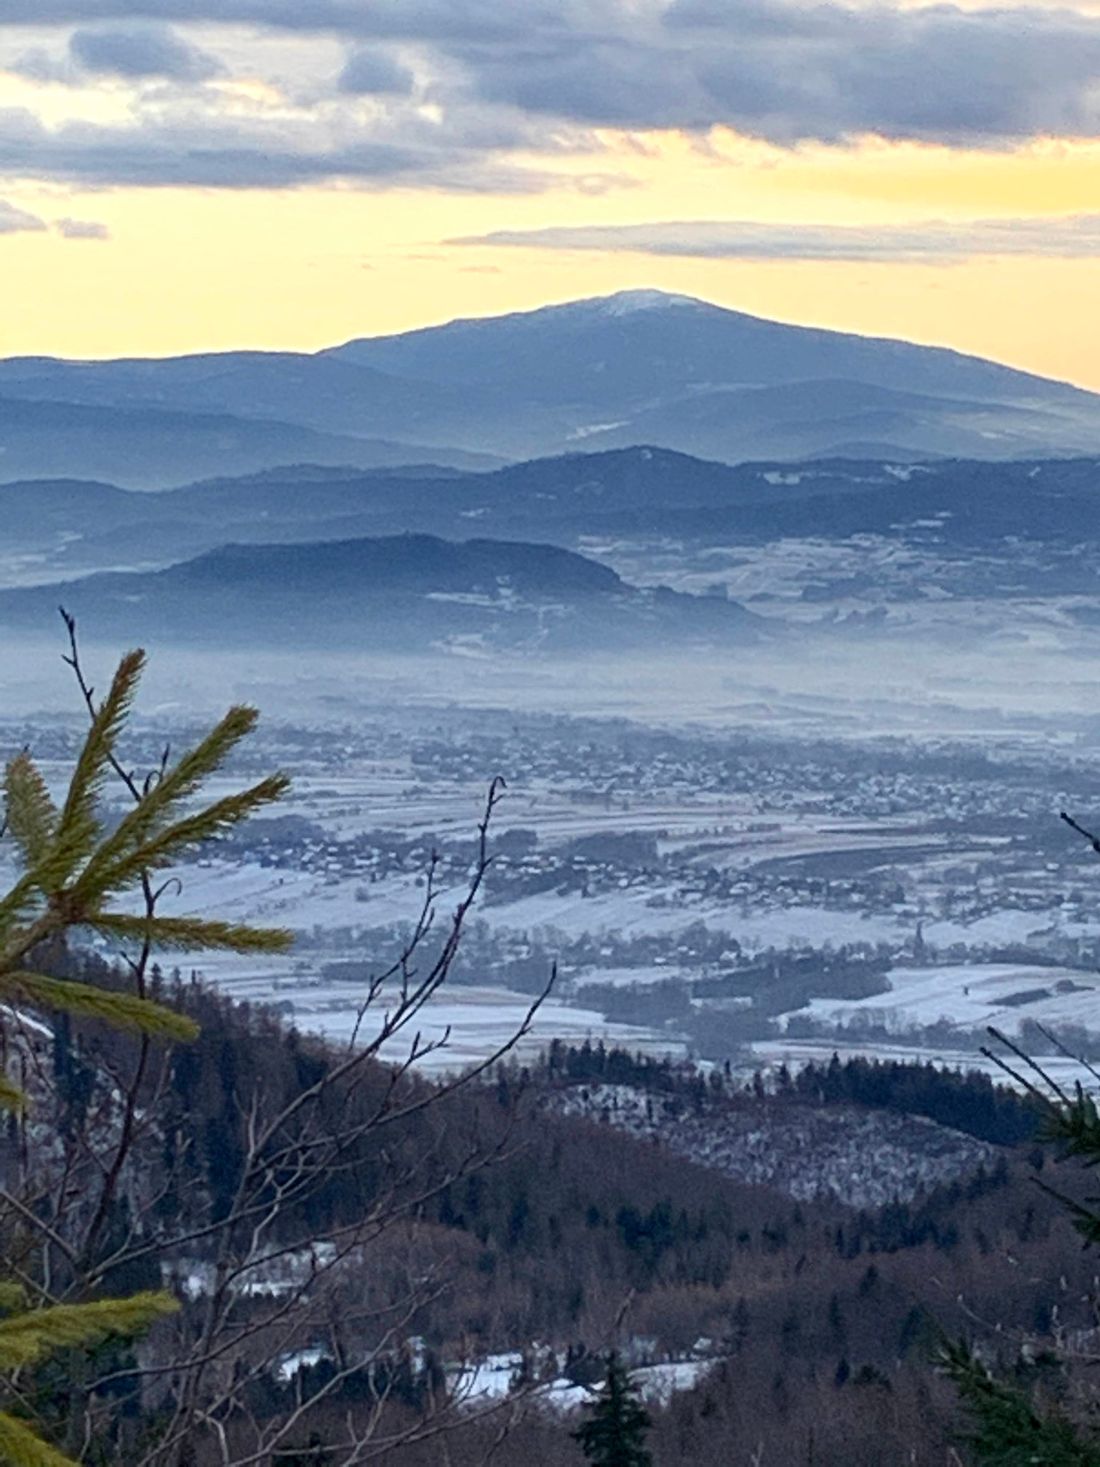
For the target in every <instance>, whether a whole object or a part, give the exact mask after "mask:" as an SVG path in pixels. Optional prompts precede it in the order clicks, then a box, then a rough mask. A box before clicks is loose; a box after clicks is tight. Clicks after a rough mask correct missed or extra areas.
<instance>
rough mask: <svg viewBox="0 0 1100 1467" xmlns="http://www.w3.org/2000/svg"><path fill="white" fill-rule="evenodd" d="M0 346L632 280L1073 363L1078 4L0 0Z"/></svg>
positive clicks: (1094, 150)
mask: <svg viewBox="0 0 1100 1467" xmlns="http://www.w3.org/2000/svg"><path fill="white" fill-rule="evenodd" d="M0 282H2V286H0V356H7V355H15V354H56V355H65V356H75V357H108V356H119V355H167V354H173V353H178V352H188V351H203V350H222V349H227V348H232V347H260V348H278V349H298V350H313V349H316V348H319V347H322V346H327V345H331V344H333V343H336V342H340V341H344V340H347V339H349V338H351V337H355V336H364V335H375V334H378V333H383V332H391V331H401V330H406V329H408V328H411V327H415V326H421V325H427V324H431V323H434V322H439V321H444V320H449V319H451V318H453V317H455V316H481V315H492V314H497V313H500V312H504V311H511V310H521V309H527V308H531V307H534V306H538V305H542V304H545V303H548V302H554V301H564V300H571V299H575V298H577V297H583V296H591V295H600V294H605V293H610V292H612V291H615V290H620V289H627V288H635V287H658V288H662V289H668V290H671V291H676V292H679V293H684V294H691V295H697V296H700V297H703V298H705V299H707V300H711V301H715V302H717V303H719V304H722V305H727V306H730V307H734V308H736V309H739V310H745V311H750V312H753V313H755V314H759V315H764V316H770V317H774V318H776V319H780V320H785V321H795V322H800V323H805V324H811V325H819V326H829V327H835V328H838V329H842V330H849V331H859V332H863V333H869V334H875V335H889V336H900V337H905V338H907V339H909V340H914V341H922V342H930V343H937V344H944V345H950V346H954V347H957V348H959V349H961V350H964V351H970V352H976V353H979V354H981V355H984V356H991V357H994V358H996V359H998V360H1001V361H1006V362H1009V363H1011V364H1013V365H1016V366H1021V367H1026V368H1029V369H1030V370H1033V371H1037V372H1042V373H1045V374H1047V375H1050V376H1055V377H1060V378H1065V379H1068V380H1071V381H1075V382H1078V383H1080V384H1081V385H1083V386H1090V387H1093V388H1096V389H1098V390H1100V351H1098V350H1097V348H1096V342H1097V339H1098V337H1100V329H1098V328H1100V0H1081V3H1080V4H1079V5H1075V4H1074V0H1068V3H1066V4H1055V3H1049V4H1048V3H1043V0H1030V3H1026V4H1025V3H1021V4H1013V3H1010V0H1008V3H1006V0H1002V3H998V4H983V3H974V0H966V3H962V4H954V3H939V4H931V5H925V4H914V3H895V4H879V3H872V0H866V3H863V0H857V3H849V4H838V3H833V0H0Z"/></svg>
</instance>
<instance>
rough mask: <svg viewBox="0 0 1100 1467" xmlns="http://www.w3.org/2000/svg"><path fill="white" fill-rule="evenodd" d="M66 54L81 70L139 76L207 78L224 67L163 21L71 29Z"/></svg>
mask: <svg viewBox="0 0 1100 1467" xmlns="http://www.w3.org/2000/svg"><path fill="white" fill-rule="evenodd" d="M69 54H70V56H71V57H72V60H73V61H74V63H75V64H76V65H77V66H78V67H80V69H81V70H82V71H85V72H91V73H93V74H99V75H102V76H119V77H132V78H135V79H138V80H140V79H143V78H146V77H166V78H168V79H169V80H171V81H177V82H198V81H208V80H209V79H210V78H211V77H213V76H217V75H219V74H220V73H221V72H222V71H223V69H224V68H223V67H222V65H221V63H220V62H219V61H217V60H216V58H215V57H213V56H209V55H207V53H206V52H205V51H201V50H200V49H199V48H198V47H197V46H193V45H191V43H190V42H189V41H186V40H184V39H183V37H182V36H179V35H177V34H176V32H175V31H174V30H172V29H171V27H169V26H166V25H140V26H129V27H122V28H116V29H112V30H78V31H74V32H73V34H72V36H71V37H70V39H69Z"/></svg>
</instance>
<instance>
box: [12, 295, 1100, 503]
mask: <svg viewBox="0 0 1100 1467" xmlns="http://www.w3.org/2000/svg"><path fill="white" fill-rule="evenodd" d="M29 404H34V405H35V406H34V407H31V406H29ZM643 443H644V444H650V445H654V446H657V447H663V448H669V449H675V450H678V451H681V452H684V453H690V454H694V455H703V456H707V457H712V458H716V459H721V460H723V461H725V462H729V463H734V462H741V461H744V460H751V459H760V458H768V459H795V458H797V459H801V458H820V457H835V456H839V455H846V456H857V455H858V456H862V457H867V456H872V457H887V456H895V457H901V458H905V459H913V458H920V457H930V458H934V457H937V456H945V455H946V456H951V457H970V458H982V459H1012V458H1024V457H1032V458H1034V457H1040V456H1050V455H1073V454H1081V453H1093V452H1100V397H1097V396H1096V395H1094V394H1091V393H1087V392H1082V391H1080V390H1078V389H1076V388H1073V387H1071V386H1068V385H1066V384H1064V383H1058V382H1052V381H1049V380H1047V379H1045V378H1042V377H1037V376H1034V375H1032V374H1029V373H1025V372H1019V371H1014V370H1012V369H1010V368H1008V367H1004V366H1000V365H998V364H996V363H992V362H987V361H983V360H981V359H979V358H976V357H970V356H965V355H962V354H960V353H958V352H954V351H948V350H944V349H940V348H932V347H923V346H916V345H912V344H910V343H906V342H900V341H891V340H882V339H875V338H869V337H862V336H855V335H851V334H847V333H843V332H836V331H823V330H816V329H810V328H806V327H800V326H790V325H784V324H781V323H778V322H775V321H766V320H762V319H759V318H757V317H754V316H749V315H745V314H743V313H741V312H737V311H731V310H726V309H723V308H720V307H717V306H713V305H709V304H707V303H706V302H703V301H698V300H693V299H691V298H689V297H684V296H670V295H664V294H662V293H660V292H657V291H627V292H623V293H621V294H619V295H615V296H611V297H607V298H602V299H597V300H590V301H577V302H573V303H571V304H568V305H561V306H549V307H545V308H543V309H541V310H536V311H528V312H523V313H520V314H516V315H508V316H500V317H494V318H490V319H487V320H477V321H456V322H452V323H450V324H449V325H445V326H439V327H432V328H428V329H425V330H420V331H412V332H405V333H402V334H401V335H397V336H386V337H373V338H365V339H361V340H354V341H350V342H348V343H346V344H345V345H343V346H339V347H335V348H332V349H330V350H327V351H322V352H318V353H315V354H306V353H288V352H270V353H265V352H254V351H253V352H227V353H220V354H207V355H199V356H189V357H178V358H169V359H165V360H126V361H114V362H65V361H58V360H54V359H51V358H12V359H9V360H7V361H0V450H2V451H0V479H3V480H8V481H11V480H14V479H17V478H23V477H43V476H52V477H56V476H66V475H69V474H72V473H75V472H82V473H84V474H87V475H90V476H92V477H99V478H104V479H108V480H110V481H112V482H114V483H122V484H127V485H135V486H137V487H144V488H156V487H161V486H163V485H166V484H179V483H183V482H186V481H187V480H188V479H194V478H198V477H201V476H203V475H206V474H211V475H212V474H235V473H245V472H248V471H250V470H255V469H262V468H266V467H271V466H273V465H276V464H279V463H288V462H310V463H316V464H330V465H331V464H347V465H352V466H358V467H377V466H385V465H397V464H401V463H421V464H422V463H425V462H435V463H440V464H444V465H448V466H451V467H459V468H469V467H478V466H482V465H484V464H485V463H486V462H487V460H486V458H485V457H484V456H486V455H488V456H495V457H496V458H497V459H501V458H504V459H513V460H514V459H527V458H531V457H536V456H546V455H550V454H558V453H562V452H567V451H573V450H581V449H598V448H610V447H623V446H633V445H637V444H643ZM470 455H482V456H483V457H481V458H480V459H473V460H471V458H470Z"/></svg>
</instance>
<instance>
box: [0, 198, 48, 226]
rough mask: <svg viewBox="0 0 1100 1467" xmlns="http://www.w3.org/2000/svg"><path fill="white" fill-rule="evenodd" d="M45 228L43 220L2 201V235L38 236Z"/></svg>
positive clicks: (0, 222) (0, 216) (0, 204)
mask: <svg viewBox="0 0 1100 1467" xmlns="http://www.w3.org/2000/svg"><path fill="white" fill-rule="evenodd" d="M45 227H46V225H45V222H44V221H43V220H41V219H37V218H36V217H35V216H34V215H33V214H28V213H26V212H25V211H24V210H23V209H17V208H16V207H15V205H14V204H9V203H6V202H5V200H3V199H0V234H32V233H33V234H37V233H40V232H41V231H42V230H43V229H45Z"/></svg>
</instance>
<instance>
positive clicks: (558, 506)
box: [0, 447, 1100, 578]
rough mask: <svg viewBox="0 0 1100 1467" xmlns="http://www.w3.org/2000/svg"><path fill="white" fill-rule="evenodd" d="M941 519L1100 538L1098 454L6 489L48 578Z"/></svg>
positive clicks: (967, 528)
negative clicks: (349, 547)
mask: <svg viewBox="0 0 1100 1467" xmlns="http://www.w3.org/2000/svg"><path fill="white" fill-rule="evenodd" d="M922 520H924V521H936V523H937V524H938V525H939V530H938V533H939V536H940V538H941V539H942V540H943V541H944V542H945V543H952V544H956V545H958V546H959V547H964V548H967V549H969V550H975V549H981V548H983V547H988V546H993V545H999V544H1003V542H1004V541H1005V539H1006V537H1010V536H1016V537H1024V538H1032V539H1046V540H1049V541H1051V542H1064V543H1074V542H1077V541H1081V540H1082V539H1084V540H1088V539H1090V538H1092V539H1094V540H1095V539H1098V538H1100V460H1098V459H1096V458H1080V459H1050V460H1039V461H1031V460H1021V461H1018V462H1013V463H1005V464H1000V463H988V462H985V461H982V460H938V461H934V462H925V463H913V462H909V463H905V462H898V461H896V460H889V459H888V460H885V461H877V462H875V461H870V462H859V461H851V460H825V461H819V462H813V463H805V464H790V463H786V464H783V463H755V464H742V465H738V466H733V467H731V466H730V465H727V464H722V463H717V462H713V461H707V460H700V459H695V458H691V457H688V456H686V455H683V454H679V453H675V452H672V451H670V450H667V449H658V448H647V447H642V448H630V449H615V450H607V451H604V452H600V453H592V454H572V455H566V456H564V457H557V458H550V459H536V460H532V461H529V462H526V463H519V464H513V465H509V466H508V467H506V468H503V469H498V470H494V471H493V472H490V473H478V474H472V473H466V474H456V473H454V472H446V473H443V472H440V473H428V472H425V473H424V476H421V474H420V473H410V472H407V471H403V470H371V471H363V472H348V471H344V470H334V469H326V468H317V467H310V466H306V467H301V468H293V467H290V468H284V469H281V470H277V471H276V470H273V471H270V472H265V473H263V474H259V475H247V476H245V477H242V478H236V479H229V478H227V479H216V480H208V481H205V482H201V483H198V484H193V485H189V486H186V487H184V488H180V489H176V490H171V491H168V492H166V493H162V494H157V495H147V494H140V493H135V492H127V491H123V490H121V489H119V488H117V487H114V486H111V485H106V484H102V483H96V482H89V483H82V482H80V481H74V480H58V481H31V482H25V483H17V484H9V485H0V521H2V523H3V525H4V532H5V545H6V548H7V549H8V550H9V551H10V552H19V553H28V552H29V553H33V554H34V555H35V556H37V557H38V558H39V560H40V562H41V565H42V567H43V569H44V570H45V571H46V572H47V573H49V572H52V578H56V577H57V576H60V575H65V574H71V573H72V572H86V571H89V570H97V569H102V568H105V567H108V566H118V565H120V564H130V565H135V564H136V565H149V566H152V565H165V564H166V563H168V562H169V561H172V560H180V559H183V558H185V557H190V556H195V555H198V554H201V553H202V552H205V551H208V550H211V549H214V548H215V547H218V546H221V545H224V544H226V543H227V542H230V541H237V542H241V543H257V542H267V543H278V542H283V543H294V542H307V541H318V540H328V541H335V540H354V539H363V538H365V537H378V536H380V535H393V534H397V533H406V532H417V533H422V534H432V535H441V536H445V537H448V538H450V539H455V540H459V539H464V538H466V537H468V536H469V535H470V534H471V533H476V534H478V535H480V536H482V537H485V536H489V537H495V538H497V539H501V540H513V541H530V540H538V541H543V542H551V543H554V544H557V545H564V546H567V547H570V548H575V547H576V546H577V545H578V544H579V543H580V542H581V541H582V540H583V538H584V537H585V536H592V535H597V536H599V535H606V534H631V535H649V536H654V535H670V534H671V535H677V536H683V537H686V538H688V539H700V538H703V539H705V538H709V537H714V536H717V537H719V538H724V539H732V540H735V541H740V542H753V541H757V542H762V541H767V540H770V539H775V538H781V537H784V536H791V535H794V536H800V535H808V534H813V535H817V536H821V537H824V538H826V539H828V538H837V537H844V536H848V535H852V534H859V533H866V534H876V535H892V534H894V533H895V532H896V530H897V528H898V527H899V526H904V525H907V524H913V523H916V522H918V521H922Z"/></svg>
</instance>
